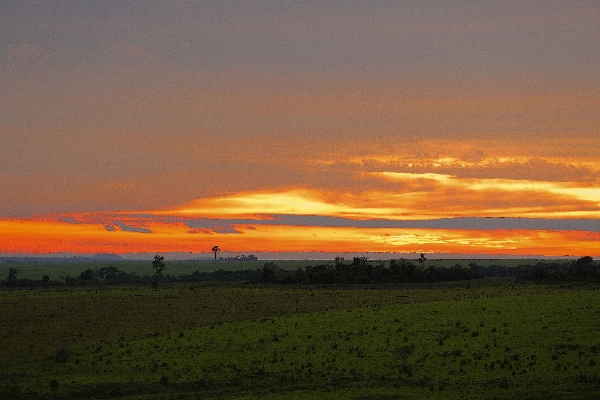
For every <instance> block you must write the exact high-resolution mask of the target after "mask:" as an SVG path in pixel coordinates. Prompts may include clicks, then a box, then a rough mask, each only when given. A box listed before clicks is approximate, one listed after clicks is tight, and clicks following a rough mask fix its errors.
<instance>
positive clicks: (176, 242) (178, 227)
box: [0, 220, 600, 256]
mask: <svg viewBox="0 0 600 400" xmlns="http://www.w3.org/2000/svg"><path fill="white" fill-rule="evenodd" d="M148 228H149V229H150V230H151V231H152V233H139V232H127V231H122V230H115V231H109V230H106V229H105V228H104V226H102V225H99V224H71V223H66V222H51V221H19V220H4V221H0V252H2V253H36V254H46V253H55V252H70V253H117V254H123V253H129V252H193V253H201V252H206V253H208V252H209V250H210V248H211V247H212V246H213V245H214V244H215V243H219V246H220V247H221V248H222V249H223V250H224V251H228V252H256V251H266V252H319V251H326V252H390V253H394V252H396V253H413V252H425V253H465V254H490V255H494V254H512V255H536V254H537V255H545V256H563V255H567V254H572V253H573V252H574V249H575V250H577V252H578V254H584V253H585V254H590V255H596V254H598V252H599V251H598V241H599V240H600V233H597V232H587V231H545V230H523V229H515V230H506V229H498V230H465V229H422V228H418V229H417V228H408V229H405V228H354V227H322V226H310V227H303V226H290V225H260V224H254V225H248V224H239V225H235V226H234V228H235V233H218V232H215V231H214V230H210V229H190V228H188V227H187V226H185V225H184V224H163V223H155V224H152V225H149V226H148Z"/></svg>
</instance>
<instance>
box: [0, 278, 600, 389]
mask: <svg viewBox="0 0 600 400" xmlns="http://www.w3.org/2000/svg"><path fill="white" fill-rule="evenodd" d="M599 300H600V293H599V292H598V291H597V290H596V288H595V287H588V286H586V285H583V286H567V285H565V286H532V285H531V286H478V287H475V286H472V287H466V286H461V287H453V286H451V285H446V286H438V287H436V288H429V287H425V286H423V287H421V286H413V287H404V288H400V289H389V288H387V289H386V288H380V289H356V290H330V289H311V290H305V289H298V288H296V289H289V288H271V287H254V288H201V287H194V290H189V287H187V286H169V287H164V288H162V289H161V290H159V291H157V292H154V291H150V290H148V289H145V288H106V289H104V290H98V291H96V290H94V289H91V290H89V289H87V290H82V289H71V290H65V291H29V290H28V291H2V292H0V306H1V307H2V310H3V311H4V313H3V319H4V318H5V319H4V320H5V321H10V324H2V326H1V327H0V335H1V336H0V339H1V344H0V355H2V358H1V359H2V361H0V371H1V373H0V378H1V379H2V380H1V381H0V388H2V387H3V386H2V385H4V391H5V394H6V393H9V391H10V390H12V391H13V392H14V393H16V394H19V393H20V394H21V395H22V396H23V398H34V397H36V396H38V397H39V398H52V397H55V398H81V397H88V395H89V396H92V395H94V396H98V397H111V396H113V397H123V398H130V399H134V398H135V399H162V398H170V397H169V396H170V395H171V393H173V396H175V397H173V398H177V399H188V398H189V399H193V398H243V399H256V398H263V399H265V398H266V399H280V398H301V399H317V398H328V399H329V398H331V399H335V398H339V399H392V398H428V399H429V398H439V399H445V398H461V397H462V398H474V399H479V398H481V399H493V398H497V399H511V398H530V399H534V398H539V399H542V398H544V399H561V398H579V399H584V398H590V399H591V398H597V394H598V393H599V391H600V378H599V374H600V370H599V366H598V364H597V363H598V362H600V338H599V337H598V336H597V332H596V331H597V327H598V326H600V314H599V310H598V307H597V304H598V301H599ZM61 357H62V359H61ZM59 361H64V362H59ZM53 381H54V382H55V388H54V389H53V388H52V387H51V382H53ZM56 384H57V385H58V387H57V388H56ZM10 385H12V386H10ZM0 393H1V392H0Z"/></svg>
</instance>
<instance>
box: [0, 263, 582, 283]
mask: <svg viewBox="0 0 600 400" xmlns="http://www.w3.org/2000/svg"><path fill="white" fill-rule="evenodd" d="M165 261H166V264H167V269H166V270H165V274H168V275H173V276H180V275H184V274H191V273H193V272H195V271H199V272H212V271H215V270H218V269H224V270H228V271H238V270H245V269H259V268H262V267H263V266H264V265H265V263H275V264H276V265H277V266H279V267H280V268H283V269H287V270H295V269H298V268H305V267H306V266H307V265H318V264H331V265H333V264H334V261H333V260H256V261H228V260H222V261H216V262H215V261H204V260H202V261H191V260H190V261H182V260H171V261H170V260H165ZM346 261H347V262H350V261H352V260H346ZM412 261H415V260H412ZM540 261H543V262H556V263H562V262H571V261H572V260H538V259H518V260H510V259H472V260H471V259H440V260H427V261H426V262H425V263H424V264H423V265H424V266H429V265H435V266H440V267H452V266H454V265H456V264H459V265H462V266H464V267H466V266H468V265H469V264H471V263H475V264H477V265H479V266H482V267H489V266H491V265H497V266H503V267H517V266H520V265H535V264H537V263H538V262H540ZM369 262H370V263H371V264H373V265H376V264H378V263H384V264H386V265H387V264H389V261H385V260H381V261H379V260H377V261H376V260H373V261H369ZM102 267H117V268H118V269H119V270H121V271H125V272H127V273H132V272H135V273H136V274H137V275H139V276H145V275H152V274H153V270H152V262H151V261H94V262H28V263H14V262H11V263H0V279H5V278H6V276H7V275H8V270H9V268H16V269H17V270H18V271H19V275H18V277H19V278H26V279H34V280H40V279H42V277H43V276H44V275H47V276H48V277H49V278H50V280H53V281H55V280H56V281H57V280H61V281H64V277H67V276H70V277H76V276H79V274H80V273H81V272H83V271H85V270H87V269H95V268H102Z"/></svg>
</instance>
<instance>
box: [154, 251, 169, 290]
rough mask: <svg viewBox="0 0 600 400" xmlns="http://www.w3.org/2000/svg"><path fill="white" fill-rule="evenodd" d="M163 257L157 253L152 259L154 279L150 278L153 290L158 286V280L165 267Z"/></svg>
mask: <svg viewBox="0 0 600 400" xmlns="http://www.w3.org/2000/svg"><path fill="white" fill-rule="evenodd" d="M164 259H165V258H164V257H162V256H159V255H158V254H157V255H155V256H154V261H152V268H154V279H153V280H152V287H153V288H154V290H156V288H157V287H158V280H159V279H160V277H161V276H162V272H163V271H164V269H165V268H166V267H167V266H166V265H165V263H164V262H163V260H164Z"/></svg>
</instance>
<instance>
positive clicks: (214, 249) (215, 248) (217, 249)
mask: <svg viewBox="0 0 600 400" xmlns="http://www.w3.org/2000/svg"><path fill="white" fill-rule="evenodd" d="M210 251H212V252H213V253H215V261H217V253H218V252H220V251H221V249H220V248H219V246H217V245H215V246H213V248H212V249H211V250H210Z"/></svg>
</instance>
